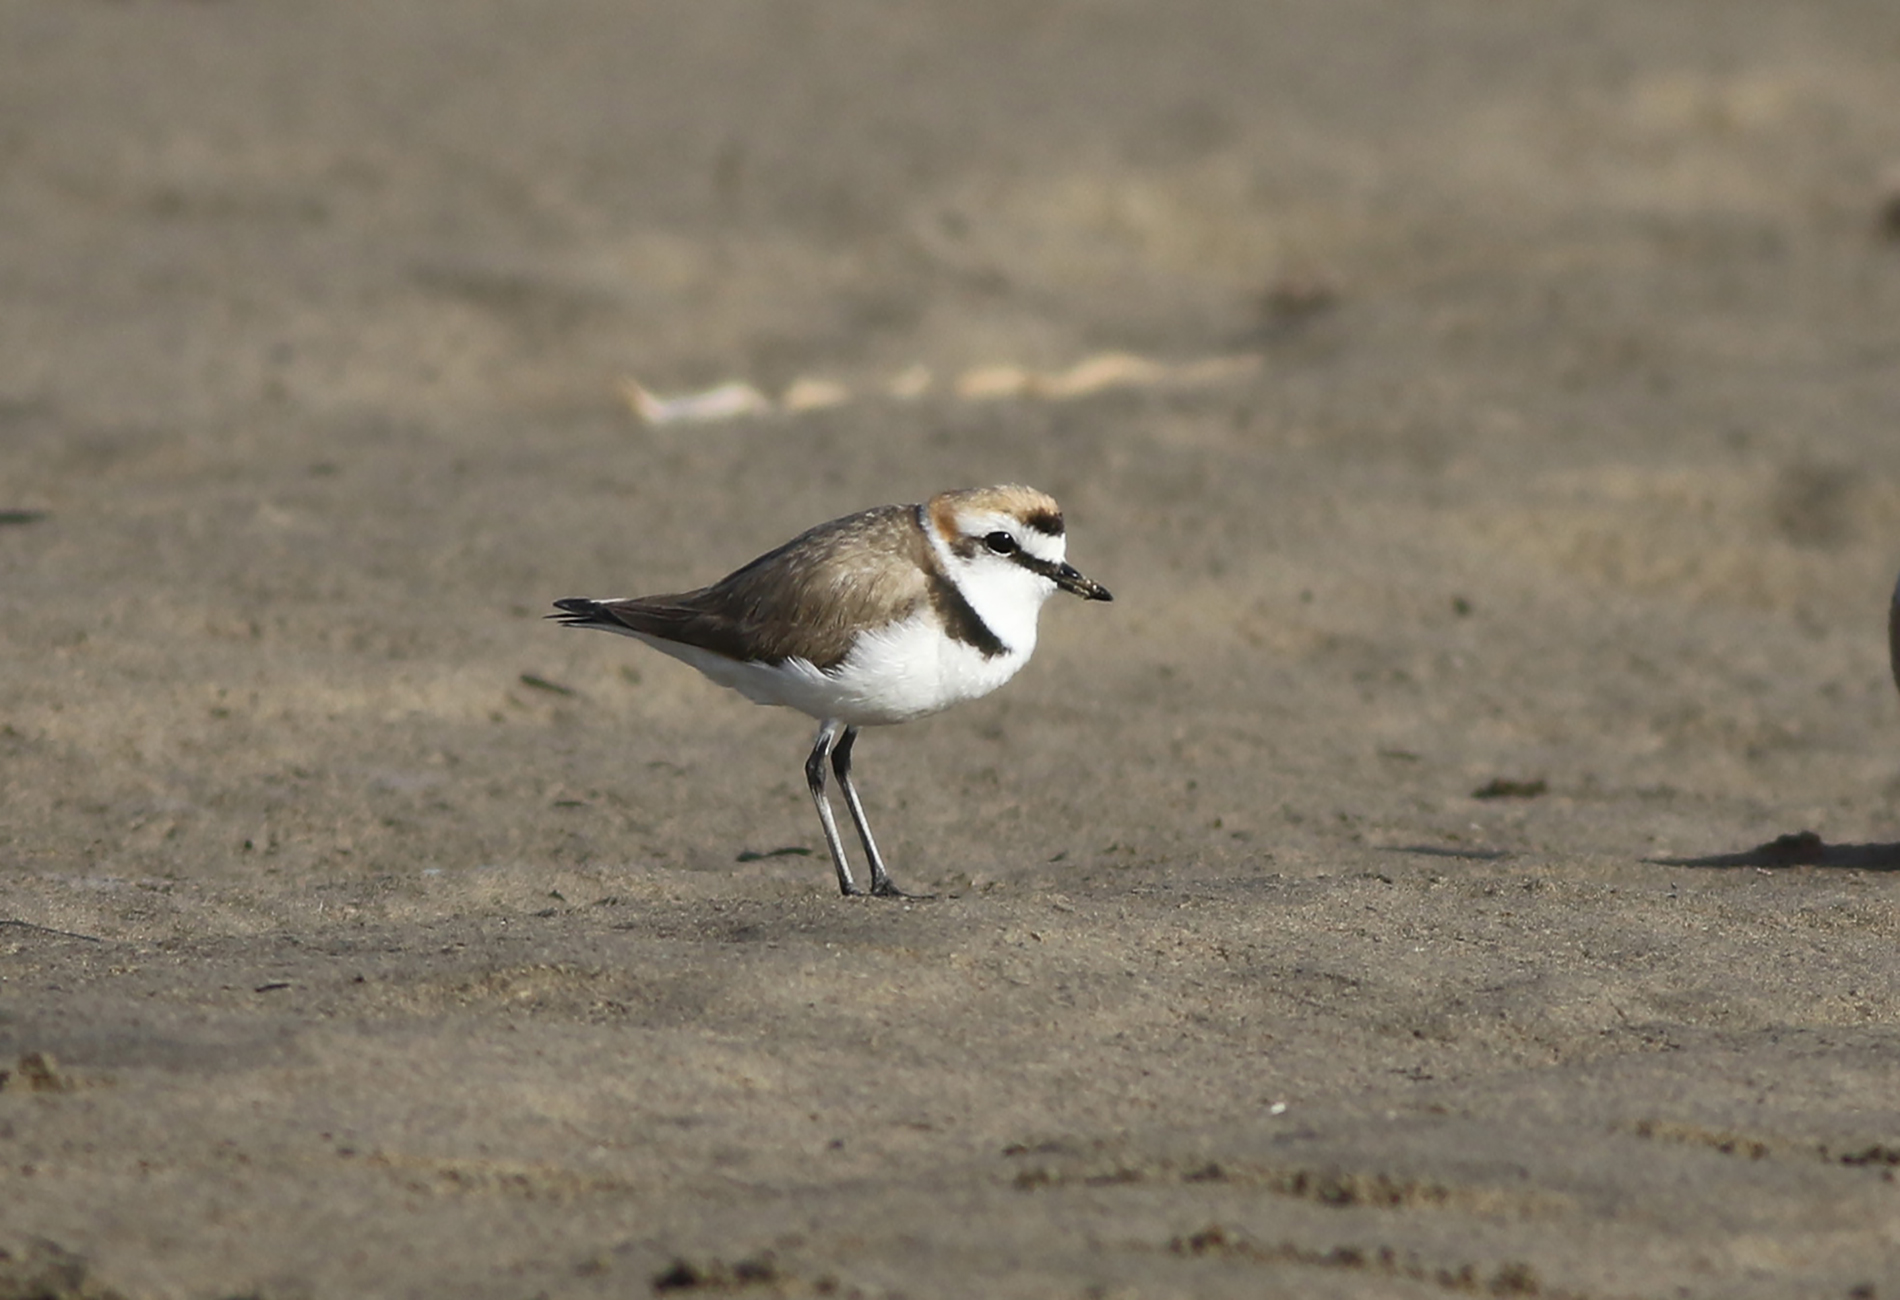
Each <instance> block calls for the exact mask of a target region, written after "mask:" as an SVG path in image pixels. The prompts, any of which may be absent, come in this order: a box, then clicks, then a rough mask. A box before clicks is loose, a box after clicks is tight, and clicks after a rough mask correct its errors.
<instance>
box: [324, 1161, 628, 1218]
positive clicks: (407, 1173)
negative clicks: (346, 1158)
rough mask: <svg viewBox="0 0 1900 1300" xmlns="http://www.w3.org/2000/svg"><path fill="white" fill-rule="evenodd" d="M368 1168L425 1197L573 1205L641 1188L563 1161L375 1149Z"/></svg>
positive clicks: (366, 1166) (365, 1163) (366, 1162)
mask: <svg viewBox="0 0 1900 1300" xmlns="http://www.w3.org/2000/svg"><path fill="white" fill-rule="evenodd" d="M362 1164H363V1166H364V1167H365V1168H368V1169H375V1170H377V1171H379V1172H381V1173H384V1174H387V1175H388V1176H389V1177H391V1178H393V1179H394V1180H395V1181H396V1182H397V1183H399V1184H400V1185H401V1186H402V1187H403V1189H404V1190H405V1191H409V1192H414V1193H417V1194H420V1195H425V1196H501V1197H506V1198H508V1199H511V1200H524V1201H547V1202H550V1203H553V1204H556V1205H564V1204H571V1203H573V1202H576V1201H580V1200H583V1199H586V1198H589V1197H595V1196H615V1195H630V1194H632V1193H634V1192H636V1191H638V1190H639V1189H638V1188H636V1187H635V1186H634V1185H633V1184H631V1183H628V1182H624V1181H622V1180H620V1179H617V1178H605V1177H600V1176H595V1175H587V1174H580V1173H576V1172H575V1171H573V1170H571V1169H567V1168H564V1167H562V1166H560V1165H546V1164H525V1163H520V1162H515V1161H506V1160H444V1159H437V1158H434V1157H430V1156H416V1155H403V1154H400V1153H392V1152H387V1151H377V1152H373V1153H371V1154H370V1155H368V1156H365V1157H364V1158H363V1160H362Z"/></svg>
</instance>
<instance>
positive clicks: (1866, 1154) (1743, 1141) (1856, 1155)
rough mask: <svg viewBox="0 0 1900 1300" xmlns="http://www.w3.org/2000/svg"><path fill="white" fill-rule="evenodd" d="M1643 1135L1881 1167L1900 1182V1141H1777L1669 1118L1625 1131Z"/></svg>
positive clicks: (1760, 1154)
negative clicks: (1842, 1146) (1841, 1144)
mask: <svg viewBox="0 0 1900 1300" xmlns="http://www.w3.org/2000/svg"><path fill="white" fill-rule="evenodd" d="M1625 1131H1626V1132H1628V1133H1631V1134H1633V1135H1635V1136H1636V1137H1639V1138H1647V1139H1649V1140H1651V1141H1655V1142H1675V1143H1680V1144H1684V1145H1688V1146H1701V1147H1707V1148H1709V1149H1710V1150H1712V1151H1716V1152H1718V1153H1720V1154H1722V1155H1725V1156H1738V1157H1740V1158H1742V1159H1744V1160H1765V1159H1767V1158H1768V1157H1770V1156H1774V1155H1781V1154H1793V1155H1800V1156H1808V1155H1811V1156H1813V1157H1814V1158H1815V1159H1818V1160H1820V1161H1821V1162H1822V1163H1823V1164H1828V1165H1843V1166H1846V1167H1847V1168H1850V1169H1877V1170H1879V1171H1880V1176H1881V1178H1882V1179H1883V1180H1884V1181H1886V1182H1890V1183H1891V1182H1895V1181H1900V1172H1896V1171H1900V1144H1893V1143H1888V1142H1869V1143H1865V1144H1862V1143H1858V1142H1855V1143H1850V1144H1848V1146H1847V1148H1846V1149H1844V1150H1842V1149H1836V1148H1835V1147H1830V1146H1828V1145H1827V1144H1826V1143H1822V1144H1820V1145H1817V1146H1813V1147H1809V1146H1807V1145H1806V1144H1802V1143H1781V1144H1776V1143H1773V1142H1770V1141H1768V1140H1766V1139H1763V1138H1753V1137H1749V1136H1747V1135H1745V1134H1741V1133H1732V1132H1728V1131H1725V1130H1723V1129H1712V1128H1703V1127H1701V1126H1700V1125H1696V1124H1678V1123H1673V1122H1670V1121H1666V1120H1654V1119H1645V1120H1639V1121H1637V1122H1636V1123H1635V1124H1634V1125H1632V1126H1631V1127H1629V1128H1628V1129H1626V1130H1625Z"/></svg>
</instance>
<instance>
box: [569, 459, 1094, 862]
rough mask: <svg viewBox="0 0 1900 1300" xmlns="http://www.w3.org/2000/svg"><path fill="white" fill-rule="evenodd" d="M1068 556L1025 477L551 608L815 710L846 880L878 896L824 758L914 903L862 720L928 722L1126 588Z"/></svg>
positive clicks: (868, 848) (1008, 673)
mask: <svg viewBox="0 0 1900 1300" xmlns="http://www.w3.org/2000/svg"><path fill="white" fill-rule="evenodd" d="M1065 551H1066V541H1065V538H1064V534H1063V523H1062V510H1061V508H1060V507H1059V506H1057V505H1056V503H1055V501H1054V499H1053V498H1051V497H1049V496H1048V495H1046V494H1045V493H1042V492H1038V491H1037V490H1036V489H1034V488H1030V487H1022V486H1019V485H1014V484H1010V485H1004V486H1001V487H985V488H965V489H962V490H960V491H955V492H940V493H938V494H937V495H936V496H934V497H932V498H930V500H928V501H926V502H923V503H922V504H919V505H895V506H878V507H876V508H875V509H871V510H864V511H860V512H859V513H857V514H854V515H846V516H845V517H844V518H842V519H834V520H832V521H831V522H830V523H825V524H819V525H818V526H817V527H816V528H812V529H809V530H808V531H806V532H803V533H800V534H799V535H798V536H797V537H794V538H793V539H792V540H791V541H789V542H787V543H785V544H784V545H783V546H781V547H779V548H778V549H776V550H773V551H768V552H767V553H766V554H764V555H761V556H760V557H759V558H758V559H756V560H754V561H752V562H751V563H750V564H748V565H746V566H744V567H743V568H741V569H738V570H736V571H735V572H733V573H730V574H728V575H727V576H726V577H724V578H721V579H720V580H719V581H718V582H715V583H713V584H712V585H711V586H709V587H700V588H698V589H697V590H694V591H685V592H679V593H677V594H673V595H664V596H634V597H630V598H626V599H619V600H590V599H586V598H573V599H568V600H557V601H555V602H554V606H555V608H556V609H557V610H559V611H560V612H559V613H557V614H550V615H548V617H549V618H552V619H557V620H559V621H560V622H561V623H563V624H564V625H566V626H568V627H587V628H597V629H599V630H601V631H603V632H616V633H619V634H620V635H622V636H630V637H634V638H636V639H638V640H641V641H644V642H646V643H647V644H648V645H650V646H652V647H653V648H654V649H656V650H658V651H660V652H661V653H663V654H668V655H671V656H672V657H673V658H675V659H678V660H681V661H683V662H685V663H688V664H691V665H692V666H693V667H694V668H697V669H698V670H699V671H700V672H702V673H704V674H705V675H706V676H707V677H710V678H711V679H712V680H713V681H715V682H717V683H719V684H720V685H721V686H729V687H731V688H732V689H733V690H735V691H738V692H739V693H740V694H741V695H744V696H745V697H746V698H747V699H750V700H754V701H756V702H758V703H760V704H778V705H783V706H785V707H787V708H792V709H797V710H798V711H799V712H801V713H805V714H809V715H810V716H811V717H813V718H816V719H817V720H818V736H817V739H816V740H815V741H814V742H813V744H812V748H811V754H810V756H809V757H808V758H807V759H806V760H805V781H806V784H807V785H809V786H810V788H811V797H812V802H813V803H814V804H815V805H817V808H818V820H819V822H820V823H821V824H822V825H823V827H824V831H825V847H826V848H828V849H829V850H830V851H831V864H832V866H833V867H835V868H836V869H837V873H838V888H839V890H840V892H842V893H844V894H846V895H852V894H862V893H864V892H865V891H864V890H863V889H862V888H860V887H859V885H858V883H857V881H856V880H855V879H854V878H853V877H852V875H851V867H850V864H849V863H848V862H847V861H846V859H845V852H844V845H843V843H842V842H841V841H840V839H839V837H838V824H837V822H836V820H835V819H834V818H833V817H832V812H831V801H830V799H829V798H827V796H826V794H825V767H826V765H827V763H828V764H829V765H830V767H831V770H832V771H833V772H835V773H837V776H838V785H839V787H840V788H841V789H842V790H843V791H844V801H845V807H846V808H848V809H849V810H850V812H851V821H852V823H853V825H855V826H856V828H857V832H858V839H859V840H860V841H861V842H862V843H863V845H864V856H865V858H866V859H867V860H868V861H869V862H870V864H871V887H870V893H872V894H874V895H878V896H881V897H886V898H902V897H905V894H904V892H903V891H902V890H900V889H898V887H897V886H896V885H895V884H893V883H892V882H891V877H890V873H889V872H888V871H887V870H885V867H884V859H883V857H882V855H880V854H879V853H878V851H877V842H876V841H875V840H874V839H872V837H871V826H870V823H869V822H867V821H866V820H865V817H864V805H863V804H862V803H861V802H860V801H859V799H858V792H857V790H856V788H855V787H853V785H852V784H851V749H852V746H853V745H854V744H855V743H856V742H857V738H858V730H859V728H861V727H877V726H887V725H890V724H893V723H898V722H910V721H912V720H913V719H916V718H921V717H925V716H927V715H929V714H932V713H936V712H939V711H940V710H942V709H947V708H949V707H950V706H951V705H953V704H957V703H960V702H962V701H964V700H974V699H976V698H978V697H979V696H983V695H988V694H989V693H990V692H991V691H993V690H995V689H996V688H997V687H999V686H1001V685H1002V684H1003V683H1004V682H1006V681H1008V680H1009V679H1010V678H1012V677H1014V676H1015V675H1016V673H1017V671H1018V670H1019V669H1021V668H1022V666H1023V665H1024V664H1026V663H1028V662H1029V656H1030V654H1031V653H1032V652H1033V651H1034V650H1035V648H1036V619H1037V615H1039V614H1040V613H1041V611H1042V606H1043V602H1044V601H1046V600H1048V599H1049V597H1050V596H1052V595H1054V594H1055V593H1056V592H1058V591H1066V592H1070V593H1072V594H1074V595H1077V596H1080V597H1082V598H1083V599H1084V600H1111V599H1113V597H1111V596H1110V595H1109V592H1108V588H1106V587H1104V586H1102V585H1101V584H1100V583H1098V582H1093V581H1091V580H1090V579H1088V578H1085V577H1083V576H1082V575H1081V574H1080V573H1078V572H1077V571H1076V570H1075V568H1074V567H1073V566H1072V565H1070V564H1069V563H1068V562H1067V560H1066V559H1065Z"/></svg>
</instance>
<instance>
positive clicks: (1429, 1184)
mask: <svg viewBox="0 0 1900 1300" xmlns="http://www.w3.org/2000/svg"><path fill="white" fill-rule="evenodd" d="M1004 1155H1005V1156H1006V1157H1021V1156H1042V1157H1045V1158H1043V1159H1040V1160H1035V1161H1032V1162H1031V1163H1028V1164H1026V1165H1024V1166H1023V1167H1022V1168H1021V1169H1019V1170H1018V1171H1017V1172H1016V1175H1015V1177H1014V1178H1013V1179H1012V1180H1011V1182H1012V1184H1013V1185H1014V1186H1015V1187H1016V1188H1017V1189H1019V1190H1021V1191H1036V1190H1040V1189H1044V1188H1062V1187H1114V1186H1119V1185H1136V1184H1141V1185H1150V1186H1152V1185H1166V1184H1177V1185H1178V1184H1190V1183H1220V1184H1223V1185H1225V1186H1228V1187H1234V1188H1242V1189H1257V1190H1260V1191H1264V1192H1269V1193H1272V1194H1273V1195H1276V1196H1286V1197H1291V1198H1294V1199H1296V1200H1303V1201H1314V1202H1317V1203H1319V1204H1321V1205H1330V1206H1336V1207H1338V1208H1341V1209H1345V1208H1348V1207H1353V1206H1362V1207H1366V1208H1370V1209H1380V1210H1421V1209H1432V1210H1453V1211H1458V1212H1462V1213H1467V1214H1483V1215H1500V1214H1508V1215H1513V1216H1517V1217H1524V1218H1528V1217H1534V1216H1544V1215H1549V1214H1554V1213H1562V1212H1564V1211H1566V1210H1568V1209H1569V1208H1570V1204H1571V1203H1570V1201H1569V1199H1568V1198H1567V1197H1562V1196H1555V1195H1552V1194H1550V1193H1533V1192H1527V1191H1524V1190H1521V1189H1515V1188H1513V1189H1506V1188H1495V1187H1482V1186H1453V1185H1451V1184H1448V1183H1441V1182H1437V1181H1433V1180H1430V1179H1421V1178H1410V1177H1406V1176H1404V1175H1394V1174H1386V1173H1362V1172H1355V1171H1352V1170H1342V1169H1337V1168H1310V1167H1292V1168H1286V1167H1273V1166H1257V1165H1245V1164H1237V1163H1232V1162H1227V1163H1223V1162H1219V1161H1214V1160H1186V1161H1179V1162H1177V1161H1172V1160H1167V1159H1159V1160H1153V1159H1141V1158H1113V1157H1106V1156H1098V1157H1096V1158H1090V1157H1088V1156H1079V1157H1078V1156H1076V1155H1074V1154H1073V1153H1070V1152H1066V1151H1064V1150H1063V1148H1061V1147H1060V1146H1059V1145H1058V1144H1044V1145H1042V1146H1039V1147H1036V1148H1030V1147H1026V1146H1012V1147H1009V1148H1006V1149H1005V1151H1004Z"/></svg>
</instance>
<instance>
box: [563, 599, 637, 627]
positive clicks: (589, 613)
mask: <svg viewBox="0 0 1900 1300" xmlns="http://www.w3.org/2000/svg"><path fill="white" fill-rule="evenodd" d="M554 608H556V609H558V610H560V611H561V612H560V613H558V614H549V615H547V616H546V617H548V618H551V619H553V620H555V621H556V622H557V623H559V624H560V625H561V626H562V627H620V626H622V624H621V622H620V620H619V619H617V618H615V617H614V616H613V615H611V614H609V613H608V612H607V611H606V609H605V608H604V607H603V606H602V605H601V603H600V602H599V601H597V600H588V599H586V598H585V597H581V596H571V597H569V598H568V599H566V600H557V601H555V602H554Z"/></svg>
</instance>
